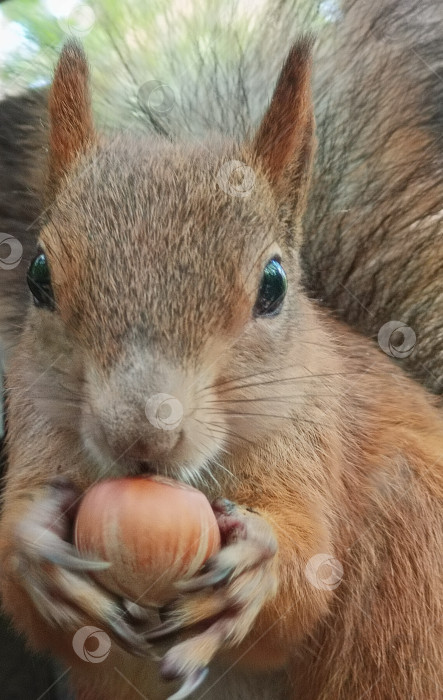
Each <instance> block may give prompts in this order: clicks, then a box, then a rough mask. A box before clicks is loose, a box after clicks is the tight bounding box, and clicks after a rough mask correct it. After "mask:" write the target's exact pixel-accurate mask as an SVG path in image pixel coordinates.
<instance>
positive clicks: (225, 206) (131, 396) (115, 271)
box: [28, 40, 314, 478]
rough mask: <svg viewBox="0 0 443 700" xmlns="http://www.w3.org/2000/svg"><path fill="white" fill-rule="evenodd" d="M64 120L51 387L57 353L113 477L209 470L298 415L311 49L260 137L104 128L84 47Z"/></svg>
mask: <svg viewBox="0 0 443 700" xmlns="http://www.w3.org/2000/svg"><path fill="white" fill-rule="evenodd" d="M49 115H50V149H49V153H50V156H49V168H50V173H49V198H50V205H49V208H48V210H47V213H46V217H45V221H44V225H43V227H42V230H41V235H40V240H39V250H38V253H37V257H36V258H35V259H34V261H33V263H32V264H31V267H30V270H29V273H28V280H29V284H30V287H31V291H32V293H33V297H34V303H35V309H34V310H33V311H32V312H31V314H30V317H29V323H30V326H31V328H32V333H33V334H35V335H37V337H38V338H39V348H42V350H41V351H40V350H39V355H40V356H44V357H45V358H46V361H47V364H48V366H49V365H51V369H50V371H49V375H46V379H45V381H46V382H47V383H48V385H49V384H51V381H50V379H48V377H51V376H52V374H51V373H52V372H53V373H54V375H56V374H57V366H60V363H61V364H62V365H63V368H64V369H63V373H64V374H65V375H66V374H68V375H69V377H68V378H67V377H65V376H64V377H63V379H64V383H65V384H67V383H68V381H69V380H71V381H72V378H73V377H74V376H75V377H76V380H78V384H77V385H76V389H75V392H76V393H75V399H76V401H77V403H76V405H77V406H78V425H77V429H78V433H79V436H80V439H81V440H82V442H83V444H84V446H85V447H86V448H87V450H88V453H89V455H90V458H91V461H92V463H94V464H96V465H97V466H98V467H99V468H100V471H99V472H98V473H99V474H101V475H112V474H119V473H120V474H121V473H137V472H140V471H150V470H159V471H162V472H164V473H168V474H173V475H180V476H181V477H182V478H186V476H190V475H192V474H197V473H198V472H199V471H201V470H202V468H203V467H205V466H206V467H208V466H211V467H212V466H213V464H215V463H216V462H217V460H219V459H220V458H221V456H222V455H223V454H224V452H223V451H224V450H227V451H228V452H232V451H234V450H236V449H240V448H241V447H242V446H243V445H244V444H245V443H249V442H250V441H251V440H252V441H255V440H257V439H258V438H259V437H262V436H263V435H264V434H266V433H267V432H268V431H270V430H273V429H275V428H276V427H277V426H278V425H279V423H280V422H281V421H282V420H287V418H288V415H289V413H290V409H291V403H292V402H290V403H289V404H288V402H287V401H285V400H284V397H285V396H287V395H288V393H290V392H288V386H290V385H288V384H286V386H285V384H284V378H285V377H292V378H293V377H294V372H297V367H296V366H294V362H293V358H294V348H295V346H296V343H299V339H300V334H301V333H302V329H304V332H306V328H305V325H304V319H303V316H304V309H305V307H306V301H305V300H304V299H303V297H302V295H301V294H300V291H299V264H298V247H299V243H300V220H301V216H302V213H303V209H304V201H305V197H306V190H307V185H308V180H309V172H310V165H311V160H312V151H313V140H314V137H313V113H312V105H311V97H310V42H309V41H307V40H303V41H301V42H300V43H298V44H297V45H295V46H294V48H293V49H292V51H291V53H290V55H289V57H288V59H287V61H286V63H285V65H284V67H283V69H282V72H281V74H280V77H279V80H278V83H277V87H276V90H275V93H274V96H273V98H272V101H271V103H270V106H269V108H268V111H267V113H266V114H265V117H264V119H263V121H262V123H261V125H260V126H259V128H258V130H257V133H256V134H255V136H254V137H253V138H251V140H250V141H249V142H247V143H241V144H238V143H234V142H231V141H223V140H222V139H220V141H219V142H217V141H216V140H215V139H212V140H209V139H208V140H207V141H206V142H204V143H189V142H188V143H186V142H185V143H181V144H180V143H177V144H176V143H171V142H170V141H168V140H166V139H161V138H155V137H146V136H144V137H140V136H138V137H136V136H134V135H132V136H131V135H129V134H125V133H123V134H120V135H117V136H108V137H106V138H105V137H102V136H97V135H96V134H95V131H94V127H93V120H92V116H91V108H90V99H89V88H88V69H87V63H86V60H85V57H84V55H83V52H82V50H81V49H80V48H79V47H78V46H77V45H76V44H69V45H67V46H66V47H65V48H64V50H63V52H62V55H61V58H60V61H59V64H58V66H57V69H56V73H55V77H54V81H53V85H52V89H51V92H50V97H49ZM299 347H301V346H300V344H299ZM60 357H61V358H62V359H61V360H60ZM299 357H300V363H299V367H302V366H303V358H304V357H305V355H303V353H302V355H299ZM63 358H65V364H63ZM291 358H292V359H291ZM299 373H300V374H301V375H303V374H306V370H304V369H301V370H300V371H299ZM277 380H278V381H277ZM288 381H289V380H288ZM60 384H62V382H61V381H60ZM73 400H74V399H73ZM72 427H73V428H75V427H76V426H75V425H73V426H72Z"/></svg>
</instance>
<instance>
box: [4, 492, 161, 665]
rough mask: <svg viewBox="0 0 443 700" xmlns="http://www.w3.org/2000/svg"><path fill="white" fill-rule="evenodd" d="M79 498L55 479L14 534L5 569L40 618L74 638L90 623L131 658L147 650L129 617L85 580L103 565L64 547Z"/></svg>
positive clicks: (102, 592)
mask: <svg viewBox="0 0 443 700" xmlns="http://www.w3.org/2000/svg"><path fill="white" fill-rule="evenodd" d="M78 500H79V499H78V493H77V492H76V490H75V489H74V488H73V487H72V486H71V484H70V483H69V482H68V481H67V480H65V479H56V480H54V481H53V482H52V483H51V484H50V485H49V486H48V491H47V496H46V497H45V498H43V499H40V500H38V501H36V502H35V503H34V504H32V505H31V507H30V510H29V512H28V515H27V516H26V517H25V518H24V519H23V520H22V521H21V522H20V525H19V526H18V528H17V530H16V539H15V542H14V548H13V550H12V549H11V554H10V557H9V567H10V571H11V573H12V574H13V575H14V579H15V580H18V581H19V582H20V585H21V586H22V588H24V589H25V591H26V592H27V594H28V595H29V597H30V598H31V600H32V601H33V603H34V605H35V607H36V608H37V610H38V611H39V613H40V614H41V616H42V617H43V618H44V619H45V620H46V621H47V622H49V623H50V624H52V625H53V626H54V627H59V628H61V629H63V630H65V631H69V630H71V631H72V632H74V633H75V632H76V631H77V630H78V629H79V628H80V627H82V626H84V625H86V624H91V622H94V623H95V624H96V625H97V626H98V627H103V629H104V631H106V630H107V631H110V632H111V633H112V634H113V635H114V636H115V637H116V638H117V640H118V642H119V644H120V645H121V646H123V647H124V648H126V649H127V650H128V651H130V652H131V653H133V654H140V655H145V654H146V653H147V652H148V650H149V649H150V646H149V645H148V644H147V642H146V640H145V639H144V638H143V635H141V634H140V633H139V632H137V630H136V628H135V625H134V623H136V621H135V620H133V619H132V618H131V616H130V615H129V613H128V611H127V610H126V609H125V608H124V607H123V606H122V604H120V602H119V601H118V600H117V599H115V598H113V597H112V596H111V595H109V594H108V593H106V591H104V590H103V589H101V588H100V587H99V586H98V585H97V584H96V583H95V582H94V581H93V580H92V579H91V578H90V577H89V575H88V573H89V572H93V571H97V570H100V569H103V568H106V567H107V566H108V564H107V563H106V562H99V561H93V560H88V559H84V558H82V557H80V555H79V553H78V551H77V549H76V548H75V547H74V546H73V545H71V544H70V543H69V541H68V539H69V534H70V531H71V528H72V520H73V512H74V510H75V504H76V502H77V501H78Z"/></svg>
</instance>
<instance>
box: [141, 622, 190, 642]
mask: <svg viewBox="0 0 443 700" xmlns="http://www.w3.org/2000/svg"><path fill="white" fill-rule="evenodd" d="M183 626H184V625H183V624H182V623H181V622H163V623H162V624H161V625H158V627H154V628H153V629H151V630H150V631H149V632H148V633H147V634H144V635H143V638H144V639H146V641H147V642H153V641H156V640H158V639H163V638H164V637H168V636H169V635H170V634H174V632H178V631H179V630H181V629H182V628H183Z"/></svg>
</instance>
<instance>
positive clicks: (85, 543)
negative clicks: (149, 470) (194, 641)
mask: <svg viewBox="0 0 443 700" xmlns="http://www.w3.org/2000/svg"><path fill="white" fill-rule="evenodd" d="M74 541H75V544H76V547H77V548H78V550H79V551H80V553H81V554H82V555H86V556H90V557H96V558H99V559H102V560H104V561H108V562H110V563H111V566H110V567H109V568H108V569H105V570H103V571H100V572H94V577H95V578H96V579H97V581H98V582H99V583H101V584H102V585H103V586H104V587H105V588H107V589H108V590H110V591H112V592H113V593H116V594H118V595H122V596H124V597H126V598H128V599H129V600H133V601H135V602H137V603H139V604H140V605H144V604H150V603H164V602H165V601H167V600H170V599H171V598H173V597H175V595H176V594H175V592H174V583H175V582H177V581H179V580H182V579H187V578H190V577H191V576H193V575H194V574H195V573H196V572H197V571H198V570H199V569H200V567H201V566H202V564H204V562H205V561H206V560H207V559H209V557H211V556H212V555H213V554H215V553H216V552H217V551H218V549H219V548H220V532H219V529H218V525H217V521H216V519H215V516H214V513H213V511H212V508H211V506H210V504H209V502H208V500H207V499H206V497H205V496H204V495H203V494H202V493H201V492H200V491H198V490H197V489H194V488H192V487H190V486H186V485H184V484H180V483H178V482H175V481H172V480H169V479H163V478H162V479H160V478H146V477H134V478H125V479H112V480H109V481H102V482H100V483H99V484H97V485H95V486H93V487H92V488H91V489H90V490H89V491H88V492H87V493H86V494H85V496H84V497H83V499H82V502H81V504H80V507H79V510H78V514H77V518H76V522H75V531H74Z"/></svg>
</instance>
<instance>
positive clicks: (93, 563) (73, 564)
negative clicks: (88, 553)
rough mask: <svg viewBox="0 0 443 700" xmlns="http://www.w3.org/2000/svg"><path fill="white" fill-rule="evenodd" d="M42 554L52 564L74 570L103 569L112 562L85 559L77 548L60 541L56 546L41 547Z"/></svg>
mask: <svg viewBox="0 0 443 700" xmlns="http://www.w3.org/2000/svg"><path fill="white" fill-rule="evenodd" d="M40 551H41V554H42V556H44V557H45V559H47V560H48V561H50V562H51V563H52V564H56V565H57V566H63V567H64V568H65V569H71V570H73V571H103V569H108V568H109V567H110V566H111V564H110V562H108V561H100V560H98V559H83V558H82V557H79V556H78V554H77V550H76V549H75V548H74V547H72V546H71V545H70V544H68V543H65V542H63V543H60V542H59V543H58V544H57V547H56V548H52V549H49V548H48V547H42V548H41V550H40Z"/></svg>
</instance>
